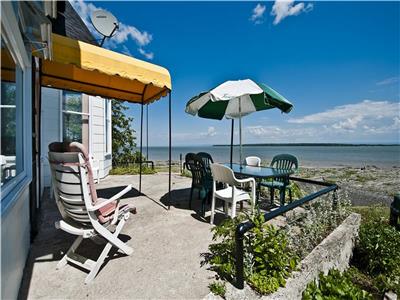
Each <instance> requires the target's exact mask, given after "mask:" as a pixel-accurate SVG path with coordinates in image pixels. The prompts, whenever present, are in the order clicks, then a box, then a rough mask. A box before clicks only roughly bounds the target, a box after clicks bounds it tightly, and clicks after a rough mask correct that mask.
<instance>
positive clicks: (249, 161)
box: [246, 156, 261, 167]
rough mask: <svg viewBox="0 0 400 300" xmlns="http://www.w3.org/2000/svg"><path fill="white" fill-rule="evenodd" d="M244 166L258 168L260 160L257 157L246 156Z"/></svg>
mask: <svg viewBox="0 0 400 300" xmlns="http://www.w3.org/2000/svg"><path fill="white" fill-rule="evenodd" d="M246 165H248V166H251V167H260V166H261V158H259V157H258V156H247V157H246Z"/></svg>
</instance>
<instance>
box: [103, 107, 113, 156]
mask: <svg viewBox="0 0 400 300" xmlns="http://www.w3.org/2000/svg"><path fill="white" fill-rule="evenodd" d="M111 109H112V106H111V100H108V99H104V127H105V128H104V146H105V154H106V155H111V152H112V137H111V134H112V124H111Z"/></svg>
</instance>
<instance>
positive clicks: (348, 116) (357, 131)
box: [244, 100, 400, 143]
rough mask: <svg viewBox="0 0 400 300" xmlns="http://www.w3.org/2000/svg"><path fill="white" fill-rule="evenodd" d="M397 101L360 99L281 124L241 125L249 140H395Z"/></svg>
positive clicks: (398, 121) (399, 117) (399, 121)
mask: <svg viewBox="0 0 400 300" xmlns="http://www.w3.org/2000/svg"><path fill="white" fill-rule="evenodd" d="M399 130H400V104H399V103H396V102H389V101H369V100H364V101H362V102H359V103H356V104H347V105H342V106H337V107H334V108H333V109H329V110H326V111H324V112H320V113H316V114H311V115H307V116H304V117H301V118H297V119H289V121H288V123H286V124H283V125H282V126H279V127H278V126H275V125H274V126H268V125H254V126H248V127H246V128H245V131H244V132H245V136H246V139H248V140H251V141H252V142H259V143H262V142H376V141H389V142H393V141H398V140H399Z"/></svg>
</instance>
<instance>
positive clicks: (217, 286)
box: [208, 281, 226, 298]
mask: <svg viewBox="0 0 400 300" xmlns="http://www.w3.org/2000/svg"><path fill="white" fill-rule="evenodd" d="M208 288H209V289H210V291H211V292H212V293H213V294H215V295H218V296H221V297H222V298H225V293H226V288H225V283H224V282H220V281H214V282H212V283H210V284H209V285H208Z"/></svg>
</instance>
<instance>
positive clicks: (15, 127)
mask: <svg viewBox="0 0 400 300" xmlns="http://www.w3.org/2000/svg"><path fill="white" fill-rule="evenodd" d="M19 97H22V71H21V69H20V68H19V67H18V66H17V65H16V64H15V62H14V60H13V58H12V56H11V54H10V52H9V50H8V48H7V46H6V44H5V43H4V40H3V39H1V102H0V110H1V153H0V167H1V169H0V181H1V186H2V187H3V188H4V186H3V185H5V184H7V183H8V182H10V181H11V180H12V179H13V178H14V177H16V176H17V174H19V173H20V172H21V171H22V168H23V164H22V162H23V154H22V148H23V147H22V128H23V124H22V106H21V101H19Z"/></svg>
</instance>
